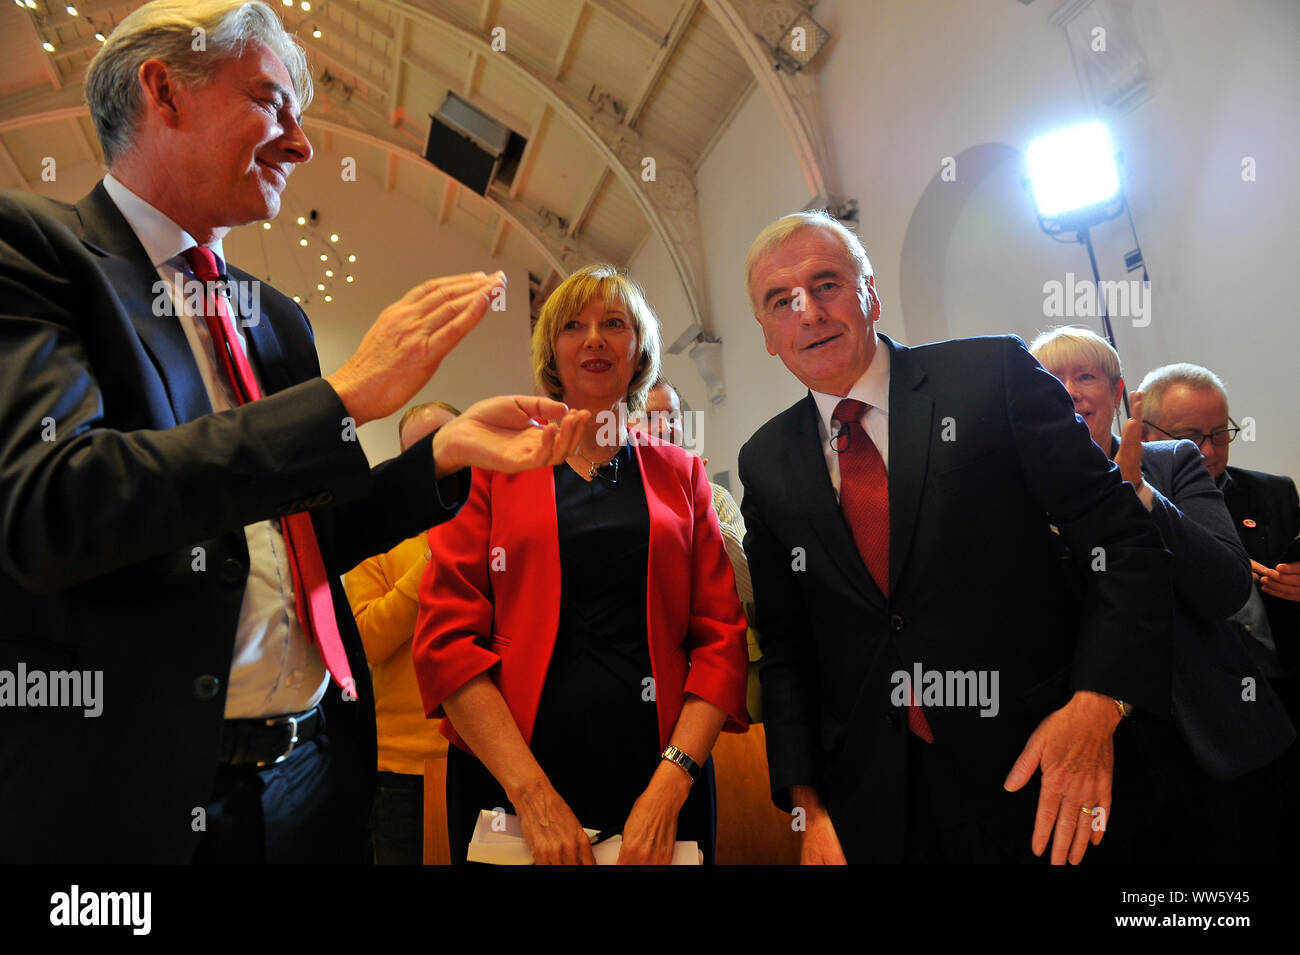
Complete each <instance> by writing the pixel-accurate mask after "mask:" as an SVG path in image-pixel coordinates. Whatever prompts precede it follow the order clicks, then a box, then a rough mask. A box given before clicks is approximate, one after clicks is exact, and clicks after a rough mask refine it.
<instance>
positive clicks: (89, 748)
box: [0, 0, 581, 862]
mask: <svg viewBox="0 0 1300 955" xmlns="http://www.w3.org/2000/svg"><path fill="white" fill-rule="evenodd" d="M200 37H201V38H203V41H204V42H202V43H200V42H198V38H200ZM310 95H311V74H310V71H309V70H308V68H307V63H306V60H305V57H304V56H303V53H302V50H301V48H300V47H299V46H298V45H297V43H296V41H294V40H293V39H292V38H290V37H289V36H288V35H287V34H286V33H285V32H284V29H283V27H282V26H281V24H280V22H279V19H278V18H277V16H276V15H275V13H274V12H273V11H272V10H271V9H270V8H269V7H267V6H265V5H264V4H261V3H248V4H240V3H238V2H231V0H163V2H156V3H151V4H146V5H145V6H143V7H140V8H139V9H138V10H136V11H135V12H134V13H132V14H131V15H130V16H129V17H127V18H126V19H124V20H123V21H122V22H121V23H120V24H118V26H117V28H116V30H114V32H113V33H112V35H111V36H110V38H109V39H108V41H107V42H106V43H105V44H104V45H103V46H102V47H101V49H100V51H99V53H98V55H97V56H96V58H95V60H94V61H93V62H92V64H91V66H90V69H89V72H88V74H87V99H88V101H89V103H90V106H91V115H92V117H93V119H94V121H95V126H96V130H97V132H98V134H99V136H100V140H101V143H102V144H103V146H104V153H105V156H106V159H107V161H108V165H109V170H110V174H109V176H107V177H106V178H105V180H104V181H103V182H101V183H100V184H99V185H98V186H97V187H96V188H95V190H94V191H93V192H92V193H91V194H90V195H88V196H86V197H85V198H84V199H83V200H81V202H79V203H77V204H76V205H75V206H67V205H64V204H62V203H55V202H51V201H47V200H42V199H38V198H36V197H33V196H26V195H22V194H5V195H3V196H0V302H3V304H2V305H0V604H2V605H3V606H4V608H5V614H4V622H3V624H0V858H2V859H3V861H6V862H16V861H43V862H73V861H91V862H109V861H111V862H132V861H141V862H188V861H190V860H191V859H198V860H201V861H221V862H225V861H231V862H263V861H266V862H281V861H284V862H308V861H312V862H319V861H342V862H348V861H356V862H360V861H364V860H365V856H364V845H365V826H366V819H367V815H368V812H369V805H370V794H371V786H372V782H373V774H374V767H375V725H374V704H373V697H372V694H371V691H370V679H369V674H368V671H367V668H366V661H365V655H364V652H363V649H362V645H361V642H360V639H359V637H358V636H357V631H356V626H355V623H354V622H353V619H352V615H351V613H350V611H349V609H348V603H347V599H346V597H345V596H344V592H343V588H342V586H341V585H340V583H339V580H338V575H339V574H340V573H341V572H342V571H344V570H346V569H347V568H349V567H351V566H352V565H353V564H355V563H357V562H358V561H359V560H360V559H362V558H364V557H366V556H369V555H371V554H374V553H377V552H379V551H382V550H385V549H387V548H389V547H391V546H392V545H393V544H395V543H396V542H397V541H398V540H401V539H403V538H405V537H409V536H411V535H412V534H415V533H417V532H419V531H420V530H422V529H424V528H426V527H428V526H430V525H432V524H435V523H438V522H440V521H443V520H447V519H449V518H451V517H452V516H454V514H455V513H456V510H457V509H458V508H459V506H460V504H461V503H463V502H464V500H465V498H466V495H467V491H468V487H469V475H468V472H467V471H466V470H465V469H466V468H467V467H469V466H471V465H473V466H480V467H490V468H497V469H501V470H509V471H513V470H520V469H524V468H527V467H534V466H538V465H547V464H554V463H557V462H558V461H561V460H563V458H564V456H565V454H567V453H569V450H570V449H571V448H572V447H573V440H574V439H575V437H576V428H577V426H578V425H580V424H581V421H580V420H579V419H580V416H578V415H566V414H565V410H564V407H563V405H560V404H558V403H557V402H552V401H543V400H539V399H535V398H495V399H489V400H487V401H484V402H480V403H479V404H477V405H474V406H473V407H471V408H470V409H469V410H468V411H467V412H466V413H465V415H463V416H462V417H461V418H459V419H457V421H455V422H453V423H451V424H448V425H447V426H445V427H443V428H441V429H440V430H438V431H437V432H436V433H435V434H433V435H431V436H430V437H428V438H426V439H424V440H422V441H420V442H417V443H416V444H415V445H413V446H412V447H411V448H410V449H408V450H407V451H406V452H404V453H403V454H401V455H400V456H399V457H397V458H395V459H393V460H391V461H387V462H385V463H383V464H381V465H380V466H378V467H376V468H374V469H373V470H372V469H371V468H370V467H369V465H368V463H367V461H366V456H365V454H364V452H363V451H362V450H361V447H360V445H359V443H358V442H357V441H356V438H355V429H356V427H358V426H360V425H361V424H363V423H365V422H366V421H370V420H373V419H376V418H381V417H384V416H386V415H389V414H391V413H392V412H394V411H396V410H397V409H398V408H400V407H401V406H402V405H403V404H404V403H405V402H406V401H407V400H408V399H409V398H410V397H411V396H412V395H413V394H414V393H415V392H416V391H417V390H418V389H419V388H421V387H422V386H423V385H424V384H425V382H426V381H428V379H429V377H430V376H431V375H432V374H433V372H434V371H435V370H436V369H437V367H438V365H439V363H440V362H441V361H442V359H443V358H444V357H445V356H446V354H447V353H448V352H449V351H450V350H451V348H452V347H453V346H454V345H455V344H456V342H457V341H459V339H460V338H461V337H462V336H463V335H464V334H465V333H466V332H467V331H469V330H470V329H471V328H472V327H473V326H474V324H475V323H476V322H477V321H478V320H479V319H480V318H481V317H482V316H483V314H484V312H485V310H486V308H487V306H488V296H489V295H490V294H491V293H492V291H493V290H494V289H496V288H498V287H500V286H501V285H502V283H503V281H504V278H503V277H502V276H501V275H499V274H498V275H492V276H486V275H484V274H482V273H475V274H471V275H460V276H455V277H452V278H443V279H434V280H432V281H429V282H426V283H423V284H422V285H420V286H417V287H416V288H414V289H412V290H411V291H409V292H408V293H407V294H406V295H404V296H403V297H402V298H401V299H399V300H398V301H397V302H395V303H393V304H392V305H391V306H389V307H388V308H386V309H385V310H384V311H383V312H382V313H381V314H380V316H379V318H378V319H377V320H376V322H375V323H374V325H373V326H372V327H371V329H370V330H369V331H368V332H367V334H366V336H365V338H364V340H363V341H362V343H361V346H360V348H359V349H358V350H357V352H356V353H355V354H354V355H353V356H352V357H351V358H350V359H348V361H347V362H345V363H344V365H343V366H342V367H341V368H340V369H339V370H338V371H336V372H335V373H334V374H332V375H330V376H329V377H328V378H321V377H320V368H319V366H318V364H317V360H316V353H315V348H314V345H313V339H312V333H311V328H310V326H309V325H308V323H307V319H306V316H305V315H304V314H303V312H302V310H301V309H300V308H298V307H297V306H296V305H295V304H294V303H293V302H292V301H290V300H289V299H288V298H287V297H285V296H284V295H282V294H280V293H279V292H277V291H275V290H274V289H272V288H270V287H269V286H265V285H261V286H258V285H257V284H256V283H255V282H254V280H253V279H252V278H251V277H250V276H248V275H247V274H245V273H243V272H240V271H239V270H237V269H233V268H231V269H225V268H224V266H223V263H222V261H221V259H222V247H221V239H222V237H223V236H224V235H225V234H226V233H227V232H228V231H229V229H230V228H231V227H233V226H238V225H243V224H246V223H250V222H255V221H258V220H263V219H269V218H271V217H273V216H275V215H276V213H277V212H278V211H279V208H280V192H281V190H282V189H283V188H284V187H285V183H286V180H287V178H288V176H289V175H290V173H291V172H292V171H293V168H294V166H295V165H296V164H298V163H301V162H306V161H307V160H308V159H310V158H311V154H312V150H311V145H310V143H309V142H308V141H307V138H306V136H305V135H304V134H303V131H302V129H301V127H300V125H299V123H300V118H301V107H302V106H303V105H305V104H306V103H307V102H308V101H309V99H310ZM221 283H231V284H233V285H234V286H235V287H236V288H238V289H239V290H240V294H238V295H232V296H231V297H230V301H231V303H232V304H234V303H236V302H238V303H239V304H240V305H241V308H240V309H239V315H238V316H236V315H235V314H234V311H235V310H234V309H233V308H232V307H231V305H227V304H225V303H224V298H223V296H222V295H220V294H218V292H217V289H216V288H215V287H214V286H215V285H217V284H221ZM250 286H251V287H252V288H253V289H256V290H259V291H258V294H252V295H246V294H243V292H244V291H245V290H247V289H248V288H249V287H250ZM196 288H197V290H198V294H195V295H193V296H192V295H191V294H190V292H191V290H192V289H196ZM173 290H176V291H173ZM258 299H260V302H261V307H260V309H258V310H256V311H254V312H251V313H250V312H247V311H245V309H244V308H243V307H242V306H243V305H244V304H245V303H247V302H249V301H257V300H258ZM237 318H238V319H239V321H238V324H237V323H236V319H237ZM263 396H264V397H263ZM534 418H551V419H561V420H560V421H559V422H558V423H551V424H547V425H545V426H544V427H538V426H537V425H536V424H535V423H533V422H532V419H534ZM331 681H332V682H333V683H334V684H336V686H335V687H334V688H333V689H331V687H330V683H331ZM90 697H93V700H92V699H90Z"/></svg>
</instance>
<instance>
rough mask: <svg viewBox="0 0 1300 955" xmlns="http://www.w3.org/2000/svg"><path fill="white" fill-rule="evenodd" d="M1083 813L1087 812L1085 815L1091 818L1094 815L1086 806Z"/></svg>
mask: <svg viewBox="0 0 1300 955" xmlns="http://www.w3.org/2000/svg"><path fill="white" fill-rule="evenodd" d="M1082 811H1083V812H1085V813H1087V814H1088V815H1089V816H1091V815H1092V810H1091V809H1089V808H1088V807H1087V806H1084V807H1083V810H1082Z"/></svg>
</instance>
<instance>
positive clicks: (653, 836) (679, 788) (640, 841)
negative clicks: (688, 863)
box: [618, 761, 691, 865]
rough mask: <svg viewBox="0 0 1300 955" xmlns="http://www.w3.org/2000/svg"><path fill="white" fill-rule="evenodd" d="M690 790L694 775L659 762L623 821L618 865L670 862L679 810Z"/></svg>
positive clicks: (662, 863) (675, 839) (668, 863)
mask: <svg viewBox="0 0 1300 955" xmlns="http://www.w3.org/2000/svg"><path fill="white" fill-rule="evenodd" d="M690 792H691V777H690V776H688V775H687V774H686V773H685V772H683V771H682V769H680V768H679V767H677V766H674V765H673V764H671V763H668V762H662V761H661V762H660V763H659V768H658V769H656V770H655V774H654V775H653V776H651V777H650V785H649V786H647V787H646V790H645V792H643V793H642V794H641V795H640V796H639V797H638V798H637V801H636V802H635V803H633V804H632V812H631V813H629V814H628V817H627V822H626V823H624V824H623V847H622V848H621V849H620V850H619V853H618V864H619V865H670V864H671V863H672V861H673V849H674V847H675V846H676V845H677V814H678V813H680V812H681V810H682V805H683V804H684V803H685V802H686V797H687V796H688V795H690Z"/></svg>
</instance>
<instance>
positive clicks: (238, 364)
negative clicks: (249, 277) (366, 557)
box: [183, 246, 357, 699]
mask: <svg viewBox="0 0 1300 955" xmlns="http://www.w3.org/2000/svg"><path fill="white" fill-rule="evenodd" d="M183 254H184V256H185V261H186V262H188V263H189V265H190V269H191V270H192V271H193V272H194V277H195V278H197V279H198V280H199V281H200V282H202V283H203V284H204V285H205V287H206V288H207V290H208V291H207V294H206V295H205V296H204V302H205V304H206V307H205V308H204V310H203V313H204V314H203V319H204V321H205V322H206V323H207V326H208V333H209V334H210V335H211V336H212V343H213V345H214V346H215V347H216V350H217V356H218V357H219V359H220V360H221V364H222V367H223V368H224V369H225V372H226V377H227V379H228V380H229V382H230V385H231V387H232V388H233V389H234V391H235V398H236V400H237V401H238V403H239V404H241V405H242V404H245V403H246V402H249V401H256V400H257V399H259V398H261V397H262V390H261V389H260V388H259V387H258V386H257V379H256V378H254V377H253V368H252V366H251V365H250V364H249V363H248V356H247V355H245V354H244V349H243V348H242V347H241V346H240V344H239V338H238V336H237V335H236V334H235V323H234V321H233V320H232V319H231V315H230V308H229V307H228V306H227V305H226V298H225V296H224V295H221V294H220V293H217V292H215V288H216V286H215V285H214V284H213V283H217V282H220V281H221V273H220V271H219V270H218V269H217V256H216V253H215V252H213V251H212V250H211V249H205V248H203V247H201V246H194V247H193V248H189V249H186V250H185V252H184V253H183ZM280 529H281V531H282V532H283V534H284V546H285V549H286V550H287V551H288V554H289V568H290V570H291V571H292V573H293V594H294V602H295V603H296V605H297V611H298V623H299V624H301V625H302V630H303V633H305V634H306V635H307V639H308V640H310V641H311V642H312V643H313V644H314V645H315V647H316V650H317V652H319V653H320V658H321V661H322V662H323V663H324V664H325V667H326V668H327V669H328V670H329V671H330V676H332V677H333V678H334V682H335V683H337V684H338V685H339V687H341V688H342V690H343V694H344V696H345V697H350V698H351V699H356V696H357V690H356V681H355V680H354V679H353V678H352V668H351V667H350V666H348V655H347V652H346V651H345V650H344V649H343V638H342V637H340V636H339V626H338V621H337V620H336V619H335V618H334V598H333V597H332V596H331V595H330V586H329V577H328V575H327V574H326V572H325V561H324V560H323V559H322V558H321V554H320V545H319V544H317V543H316V529H315V528H314V527H313V526H312V523H311V517H309V516H308V515H307V514H306V513H302V512H300V513H298V514H290V515H289V516H288V517H282V518H280Z"/></svg>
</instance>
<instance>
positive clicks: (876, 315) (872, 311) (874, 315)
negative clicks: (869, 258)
mask: <svg viewBox="0 0 1300 955" xmlns="http://www.w3.org/2000/svg"><path fill="white" fill-rule="evenodd" d="M867 295H868V296H869V297H870V299H871V304H870V305H869V306H868V307H867V318H868V320H869V321H871V323H872V324H875V323H876V322H878V321H880V296H879V295H877V294H876V277H875V276H874V275H868V276H867Z"/></svg>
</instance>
